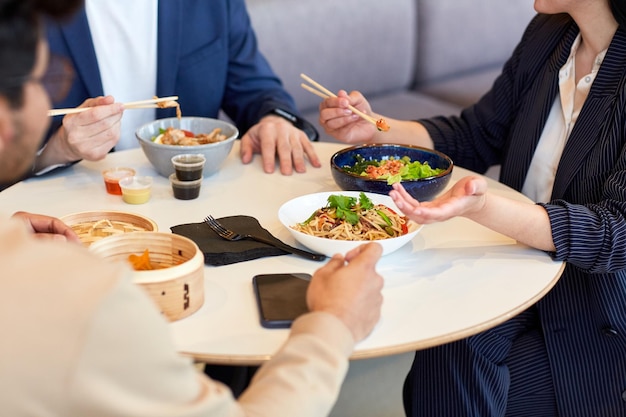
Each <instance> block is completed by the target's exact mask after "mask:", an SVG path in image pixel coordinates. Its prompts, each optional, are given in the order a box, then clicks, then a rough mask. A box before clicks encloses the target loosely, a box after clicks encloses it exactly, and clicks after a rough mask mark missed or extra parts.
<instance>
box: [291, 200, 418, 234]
mask: <svg viewBox="0 0 626 417" xmlns="http://www.w3.org/2000/svg"><path fill="white" fill-rule="evenodd" d="M407 222H408V219H407V218H406V217H404V216H400V215H398V214H397V213H396V212H395V211H393V210H392V209H391V208H389V207H387V206H385V205H383V204H374V203H373V202H372V201H371V200H370V199H369V198H368V197H367V196H366V195H365V194H364V193H360V194H359V198H358V200H357V198H355V197H350V196H345V195H340V194H332V195H330V196H329V197H328V204H327V205H326V206H324V207H322V208H320V209H318V210H316V211H315V212H314V213H313V214H312V215H311V216H310V217H309V218H308V219H306V220H305V221H304V222H302V223H298V224H296V225H294V226H292V228H293V229H294V230H297V231H300V232H302V233H306V234H309V235H313V236H317V237H323V238H327V239H336V240H350V241H355V240H359V241H360V240H364V241H369V240H380V239H389V238H394V237H398V236H402V235H405V234H407V233H408V226H407Z"/></svg>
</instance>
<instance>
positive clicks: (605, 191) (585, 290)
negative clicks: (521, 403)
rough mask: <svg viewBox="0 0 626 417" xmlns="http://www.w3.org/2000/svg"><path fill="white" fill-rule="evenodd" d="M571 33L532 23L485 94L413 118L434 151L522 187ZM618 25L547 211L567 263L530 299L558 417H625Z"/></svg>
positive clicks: (622, 60) (625, 225) (625, 161)
mask: <svg viewBox="0 0 626 417" xmlns="http://www.w3.org/2000/svg"><path fill="white" fill-rule="evenodd" d="M578 33H579V30H578V27H577V26H576V24H575V23H574V22H573V20H571V18H570V17H569V16H567V15H552V16H547V15H538V16H536V17H535V19H533V21H532V22H531V23H530V25H529V26H528V28H527V30H526V32H525V34H524V36H523V38H522V40H521V41H520V43H519V45H518V46H517V48H516V49H515V51H514V53H513V55H512V56H511V58H510V59H509V60H508V62H507V63H506V64H505V66H504V68H503V71H502V74H501V75H500V76H499V78H498V79H497V80H496V81H495V82H494V85H493V87H492V89H491V90H490V91H489V92H488V93H487V94H486V95H485V96H484V97H483V98H482V99H481V100H480V101H479V102H478V103H477V104H476V105H474V106H472V107H469V108H467V109H465V110H464V111H463V112H462V113H461V115H460V116H459V117H448V118H443V117H439V118H435V119H429V120H421V121H420V122H422V123H424V125H425V126H426V128H427V129H428V131H429V132H430V134H431V137H432V138H433V140H434V142H435V147H436V148H437V149H438V150H440V151H442V152H444V153H446V154H448V155H450V156H451V157H452V159H453V160H454V162H455V163H456V164H458V165H459V166H463V167H466V168H469V169H472V170H475V171H478V172H484V171H485V170H486V169H487V168H488V167H489V166H490V165H494V164H502V169H501V174H500V180H501V181H502V182H503V183H505V184H507V185H509V186H511V187H513V188H515V189H517V190H521V188H522V185H523V183H524V180H525V177H526V173H527V171H528V168H529V166H530V162H531V159H532V156H533V153H534V151H535V147H536V145H537V142H538V141H539V137H540V135H541V132H542V130H543V127H544V124H545V121H546V119H547V117H548V113H549V111H550V108H551V106H552V104H553V102H554V100H555V99H556V97H557V95H558V73H559V69H560V68H561V67H562V66H563V64H564V63H565V62H566V60H567V57H568V56H569V52H570V48H571V45H572V43H573V41H574V39H575V38H576V36H577V34H578ZM625 145H626V28H619V29H618V31H617V32H616V34H615V36H614V38H613V40H612V42H611V44H610V46H609V49H608V51H607V54H606V56H605V58H604V61H603V63H602V66H601V67H600V70H599V72H598V74H597V75H596V79H595V81H594V83H593V85H592V87H591V90H590V92H589V96H588V98H587V100H586V102H585V104H584V106H583V108H582V110H581V113H580V115H579V117H578V120H577V122H576V125H575V126H574V129H573V131H572V132H571V135H570V137H569V139H568V141H567V144H566V146H565V149H564V151H563V155H562V157H561V160H560V163H559V167H558V170H557V173H556V178H555V183H554V189H553V193H552V198H551V201H549V202H545V203H540V204H541V205H542V206H543V207H545V209H546V210H547V212H548V215H549V218H550V223H551V226H552V235H553V239H554V243H555V246H556V252H554V253H551V256H552V257H554V258H555V259H558V260H563V261H566V262H567V264H566V268H565V271H564V273H563V275H562V277H561V279H560V280H559V282H558V283H557V285H556V286H555V288H554V289H553V290H552V291H551V292H550V293H549V294H547V295H546V296H545V297H544V298H543V299H542V300H541V301H539V302H538V304H537V308H538V312H539V315H540V319H541V324H542V329H543V334H544V337H545V342H546V346H547V350H548V355H549V358H550V362H551V368H552V373H553V378H554V384H555V390H556V391H555V392H556V395H557V401H558V406H559V411H560V415H562V416H568V417H572V416H591V415H594V416H595V415H597V416H600V415H602V416H617V415H619V416H624V415H626V146H625Z"/></svg>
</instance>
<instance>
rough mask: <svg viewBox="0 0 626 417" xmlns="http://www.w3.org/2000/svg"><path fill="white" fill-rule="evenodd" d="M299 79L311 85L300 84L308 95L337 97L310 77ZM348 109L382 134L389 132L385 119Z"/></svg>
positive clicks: (304, 76) (304, 75) (351, 107)
mask: <svg viewBox="0 0 626 417" xmlns="http://www.w3.org/2000/svg"><path fill="white" fill-rule="evenodd" d="M300 78H302V79H303V80H305V81H307V82H308V83H310V84H312V85H313V87H315V88H313V87H311V86H310V85H307V84H304V83H302V84H300V87H302V88H304V89H305V90H307V91H308V92H310V93H313V94H315V95H316V96H318V97H321V98H324V99H325V98H328V97H337V95H336V94H335V93H333V92H332V91H330V90H329V89H327V88H326V87H324V86H323V85H321V84H320V83H318V82H317V81H315V80H313V79H312V78H311V77H309V76H308V75H306V74H300ZM348 108H349V109H350V110H351V111H352V112H353V113H354V114H356V115H357V116H359V117H361V118H362V119H364V120H366V121H368V122H370V123H372V124H373V125H374V126H376V128H377V129H378V130H380V131H382V132H386V131H388V130H389V125H388V124H387V122H386V121H385V119H383V118H380V119H376V118H374V117H372V116H370V115H368V114H366V113H363V112H362V111H361V110H359V109H357V108H356V107H353V106H351V105H348Z"/></svg>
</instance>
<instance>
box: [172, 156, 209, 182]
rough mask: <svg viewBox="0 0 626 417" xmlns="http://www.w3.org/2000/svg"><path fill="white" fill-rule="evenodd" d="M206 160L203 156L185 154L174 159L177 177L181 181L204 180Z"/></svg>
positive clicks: (173, 163)
mask: <svg viewBox="0 0 626 417" xmlns="http://www.w3.org/2000/svg"><path fill="white" fill-rule="evenodd" d="M205 162H206V158H205V157H204V155H202V154H192V153H184V154H180V155H175V156H173V157H172V165H174V170H175V171H176V177H177V178H178V179H179V180H181V181H195V180H198V179H200V178H202V170H203V169H204V163H205Z"/></svg>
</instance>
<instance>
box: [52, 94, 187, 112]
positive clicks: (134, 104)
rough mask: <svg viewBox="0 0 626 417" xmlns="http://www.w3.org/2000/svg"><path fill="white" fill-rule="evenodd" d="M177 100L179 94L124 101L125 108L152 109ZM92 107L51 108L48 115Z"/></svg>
mask: <svg viewBox="0 0 626 417" xmlns="http://www.w3.org/2000/svg"><path fill="white" fill-rule="evenodd" d="M176 100H178V96H169V97H159V98H153V99H149V100H139V101H129V102H128V103H124V108H125V109H152V108H158V107H160V106H158V105H157V103H163V102H166V101H176ZM91 108H92V107H73V108H67V109H51V110H49V111H48V117H53V116H61V115H64V114H74V113H82V112H84V111H87V110H89V109H91Z"/></svg>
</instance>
